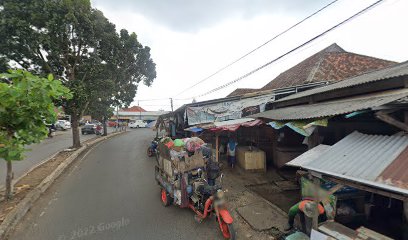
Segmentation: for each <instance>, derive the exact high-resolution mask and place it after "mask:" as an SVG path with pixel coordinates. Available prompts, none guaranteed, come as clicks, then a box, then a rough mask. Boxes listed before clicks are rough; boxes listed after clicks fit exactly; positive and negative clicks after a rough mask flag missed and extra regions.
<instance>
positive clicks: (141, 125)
mask: <svg viewBox="0 0 408 240" xmlns="http://www.w3.org/2000/svg"><path fill="white" fill-rule="evenodd" d="M129 127H130V128H145V127H147V123H146V122H145V121H143V120H136V121H134V122H130V123H129Z"/></svg>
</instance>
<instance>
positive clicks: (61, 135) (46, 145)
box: [0, 129, 95, 188]
mask: <svg viewBox="0 0 408 240" xmlns="http://www.w3.org/2000/svg"><path fill="white" fill-rule="evenodd" d="M93 137H95V134H91V135H80V138H81V141H85V140H87V139H90V138H93ZM70 146H72V130H71V129H69V130H67V131H57V135H56V136H55V137H53V138H47V139H44V140H43V141H42V142H41V143H37V144H32V145H29V146H27V147H26V149H27V150H28V151H27V152H26V153H25V156H26V158H25V159H24V160H22V161H14V162H13V172H14V179H17V178H19V177H20V176H22V175H23V174H24V173H26V172H27V171H28V170H30V169H31V168H32V167H33V166H36V165H37V164H39V163H40V162H42V161H43V160H45V159H47V158H48V157H50V156H51V155H53V154H54V153H56V152H58V151H61V150H63V149H66V148H69V147H70ZM0 170H1V171H0V188H1V187H4V184H5V180H6V162H5V161H4V160H0Z"/></svg>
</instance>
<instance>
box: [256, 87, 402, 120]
mask: <svg viewBox="0 0 408 240" xmlns="http://www.w3.org/2000/svg"><path fill="white" fill-rule="evenodd" d="M406 96H408V89H399V90H389V91H384V92H378V93H372V94H366V95H361V96H356V97H351V98H346V99H339V100H333V101H327V102H320V103H315V104H306V105H299V106H292V107H284V108H278V109H273V110H269V111H265V112H262V113H258V114H254V115H251V116H249V117H253V118H267V119H273V120H301V119H312V118H322V117H329V116H336V115H341V114H346V113H351V112H354V111H358V110H364V109H370V108H373V107H378V106H382V105H384V104H387V103H391V102H393V101H396V100H398V99H401V98H403V97H406Z"/></svg>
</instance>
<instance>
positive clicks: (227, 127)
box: [209, 119, 263, 132]
mask: <svg viewBox="0 0 408 240" xmlns="http://www.w3.org/2000/svg"><path fill="white" fill-rule="evenodd" d="M262 123H263V121H262V120H260V119H256V120H253V121H250V122H244V123H235V124H230V125H222V126H218V127H213V128H210V129H209V130H210V131H229V132H235V131H236V130H238V128H240V127H241V126H242V127H254V126H259V125H261V124H262Z"/></svg>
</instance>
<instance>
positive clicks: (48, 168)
mask: <svg viewBox="0 0 408 240" xmlns="http://www.w3.org/2000/svg"><path fill="white" fill-rule="evenodd" d="M72 153H73V152H72V151H70V152H66V151H63V152H60V153H58V154H57V155H56V156H55V157H53V158H52V159H51V160H49V161H48V162H46V163H44V164H42V165H40V166H39V167H37V168H35V169H34V170H33V171H31V172H30V173H28V174H27V175H26V176H24V177H23V178H21V179H20V180H19V181H18V182H16V183H15V184H14V195H13V199H12V200H9V201H5V200H3V201H2V202H0V223H1V222H3V220H4V218H5V216H6V215H7V213H9V212H10V211H11V210H13V209H14V207H15V206H16V205H17V204H18V203H19V202H20V201H21V200H22V199H24V197H25V196H26V195H27V193H28V192H29V191H30V190H31V189H33V188H35V187H36V186H38V185H39V184H40V183H41V181H42V180H44V178H46V177H47V176H48V175H50V174H51V173H52V171H54V170H55V169H56V168H57V167H58V165H59V164H61V163H62V162H63V161H64V160H65V159H66V158H67V157H69V156H70V155H71V154H72ZM0 196H1V198H2V199H4V191H3V192H1V193H0Z"/></svg>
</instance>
